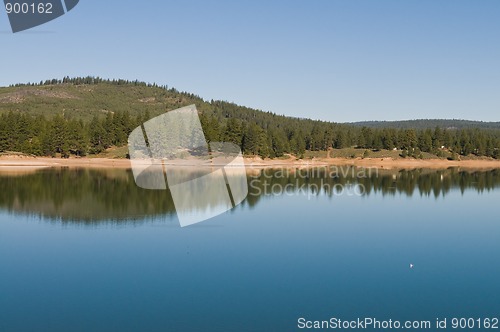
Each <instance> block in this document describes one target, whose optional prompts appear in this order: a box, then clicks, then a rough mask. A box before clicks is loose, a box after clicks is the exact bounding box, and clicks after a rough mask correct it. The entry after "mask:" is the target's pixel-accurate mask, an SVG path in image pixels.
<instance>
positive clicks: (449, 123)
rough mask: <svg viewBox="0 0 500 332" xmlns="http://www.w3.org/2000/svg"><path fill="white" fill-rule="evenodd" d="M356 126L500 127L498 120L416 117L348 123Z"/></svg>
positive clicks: (399, 127) (422, 127)
mask: <svg viewBox="0 0 500 332" xmlns="http://www.w3.org/2000/svg"><path fill="white" fill-rule="evenodd" d="M350 124H351V125H353V126H357V127H369V128H396V129H428V128H431V129H434V128H436V127H441V128H443V129H471V128H479V129H500V122H483V121H470V120H455V119H453V120H446V119H418V120H404V121H361V122H352V123H350Z"/></svg>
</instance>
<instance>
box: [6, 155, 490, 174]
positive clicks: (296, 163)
mask: <svg viewBox="0 0 500 332" xmlns="http://www.w3.org/2000/svg"><path fill="white" fill-rule="evenodd" d="M245 165H246V167H248V168H272V167H276V168H281V167H293V168H307V167H315V166H316V167H319V166H328V165H337V166H347V165H349V166H358V167H367V168H368V167H374V168H381V169H415V168H428V169H446V168H450V167H459V168H465V169H482V170H486V169H500V160H461V161H450V160H444V159H429V160H421V159H392V158H383V159H380V158H364V159H361V158H357V159H345V158H328V159H327V158H315V159H309V160H303V159H302V160H299V159H287V160H278V159H274V160H271V159H265V160H262V159H260V158H245ZM61 167H65V168H117V169H128V168H130V167H131V164H130V160H127V159H105V158H69V159H61V158H44V157H26V156H1V157H0V172H14V171H30V170H31V171H33V170H38V169H43V168H61Z"/></svg>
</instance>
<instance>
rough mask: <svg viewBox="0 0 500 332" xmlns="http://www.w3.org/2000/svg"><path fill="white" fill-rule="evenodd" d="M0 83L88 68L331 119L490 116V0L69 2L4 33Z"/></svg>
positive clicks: (497, 14) (496, 81) (494, 3)
mask: <svg viewBox="0 0 500 332" xmlns="http://www.w3.org/2000/svg"><path fill="white" fill-rule="evenodd" d="M0 38H1V45H2V46H1V53H0V60H1V62H0V85H8V84H11V83H17V82H27V81H40V80H45V79H48V78H62V77H63V76H66V75H69V76H86V75H95V76H101V77H105V78H125V79H139V80H142V81H147V82H157V83H160V84H168V85H169V86H173V87H176V88H177V89H179V90H184V91H189V92H193V93H196V94H198V95H200V96H201V97H203V98H205V99H212V98H213V99H223V100H228V101H233V102H236V103H238V104H242V105H245V106H250V107H255V108H260V109H262V110H265V111H272V112H276V113H280V114H287V115H293V116H302V117H310V118H315V119H324V120H331V121H337V122H345V121H358V120H399V119H412V118H463V119H473V120H484V121H500V1H498V0H470V1H463V0H437V1H435V0H413V1H401V0H393V1H375V0H365V1H347V0H345V1H332V0H324V1H320V0H317V1H314V0H311V1H307V0H303V1H293V0H291V1H258V0H253V1H234V0H231V1H209V0H203V1H189V0H183V1H165V0H150V1H123V0H121V1H118V0H106V1H103V0H80V4H79V5H78V6H77V7H76V8H75V9H73V11H71V12H69V13H68V14H66V15H65V16H63V17H61V18H59V19H57V20H55V21H52V22H50V23H48V24H46V25H43V26H41V27H38V28H35V29H33V30H30V31H28V32H24V33H18V34H12V33H11V32H10V27H9V24H8V19H7V15H6V13H5V10H2V11H1V12H0Z"/></svg>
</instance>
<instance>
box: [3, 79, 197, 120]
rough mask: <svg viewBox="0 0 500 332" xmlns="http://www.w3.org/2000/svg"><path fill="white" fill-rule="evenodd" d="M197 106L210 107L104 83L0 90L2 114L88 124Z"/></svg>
mask: <svg viewBox="0 0 500 332" xmlns="http://www.w3.org/2000/svg"><path fill="white" fill-rule="evenodd" d="M193 103H196V105H197V106H198V107H201V108H203V107H204V106H206V103H204V102H203V101H201V99H198V98H195V97H189V96H186V95H183V94H180V93H177V92H173V91H167V90H165V89H161V88H155V87H145V86H116V85H111V84H105V83H102V84H97V85H78V86H77V85H73V84H63V85H53V86H34V87H33V86H29V87H8V88H0V113H5V112H9V111H20V112H27V113H29V114H32V115H45V116H47V117H51V116H53V115H55V114H58V113H59V114H63V113H64V115H65V117H66V118H76V119H82V120H84V121H90V119H92V117H93V116H94V115H95V114H99V115H102V114H106V112H116V111H129V112H130V114H131V115H136V114H138V113H143V112H145V111H146V110H147V111H149V112H150V114H151V115H152V116H154V115H157V114H160V113H163V112H165V111H166V110H169V109H175V108H178V107H182V106H186V105H190V104H193Z"/></svg>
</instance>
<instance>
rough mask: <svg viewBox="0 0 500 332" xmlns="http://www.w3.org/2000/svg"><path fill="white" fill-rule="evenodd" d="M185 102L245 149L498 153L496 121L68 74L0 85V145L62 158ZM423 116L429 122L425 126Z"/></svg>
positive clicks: (211, 136)
mask: <svg viewBox="0 0 500 332" xmlns="http://www.w3.org/2000/svg"><path fill="white" fill-rule="evenodd" d="M190 104H195V105H196V106H197V108H198V110H199V112H200V118H201V122H202V126H203V129H204V131H205V135H206V137H207V139H208V140H209V141H226V142H232V143H235V144H238V145H239V146H240V147H241V148H242V150H243V152H244V153H245V154H247V155H259V156H262V157H270V158H276V157H281V156H283V155H284V154H294V155H297V156H299V157H302V156H303V155H304V154H305V153H306V151H328V150H331V149H347V148H357V149H363V150H365V151H364V152H365V153H364V154H363V156H370V153H371V150H382V149H385V150H399V151H400V155H401V156H402V157H415V158H422V157H423V156H424V155H426V156H428V155H435V156H438V157H448V158H460V156H469V155H473V156H479V157H492V158H497V159H500V129H499V128H498V127H496V125H495V123H482V124H484V125H483V126H478V125H473V124H469V125H466V122H463V121H458V122H455V123H460V125H455V126H450V125H446V124H445V125H444V126H440V125H439V124H441V123H443V122H442V121H444V120H418V121H417V122H414V124H415V126H413V127H412V126H411V125H409V124H408V123H406V122H405V124H404V125H401V127H397V126H394V124H393V123H385V124H387V125H386V126H384V125H380V124H384V122H381V123H377V125H373V123H372V124H371V125H370V123H366V124H364V125H357V124H340V123H333V122H325V121H317V120H310V119H301V118H294V117H287V116H283V115H277V114H274V113H271V112H264V111H260V110H256V109H252V108H248V107H244V106H238V105H236V104H234V103H229V102H225V101H216V100H211V101H205V100H203V99H202V98H200V97H199V96H197V95H194V94H191V93H186V92H179V91H177V90H176V89H174V88H169V87H167V86H158V85H156V84H147V83H144V82H139V81H127V80H105V79H101V78H99V77H77V78H69V77H66V78H64V79H62V80H56V79H54V80H47V81H44V82H39V83H28V84H16V85H12V86H10V87H5V88H0V152H4V151H17V152H23V153H29V154H33V155H38V156H55V155H60V156H63V157H69V156H71V155H75V156H85V155H88V154H98V153H101V152H102V151H104V150H105V149H108V148H110V147H114V146H115V147H121V146H124V145H126V144H127V138H128V135H129V133H130V132H131V131H132V130H133V129H134V128H135V127H137V126H139V125H140V124H142V123H143V122H145V121H146V120H148V119H150V118H152V117H154V116H157V115H159V114H162V113H164V112H166V111H169V110H173V109H176V108H179V107H183V106H187V105H190ZM422 121H428V122H427V125H423V124H422V123H423V122H422ZM432 121H438V122H435V123H432ZM440 121H441V122H440ZM450 121H456V120H450ZM409 123H410V124H411V123H412V122H411V121H409ZM428 124H436V126H432V127H431V126H429V125H428Z"/></svg>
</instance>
